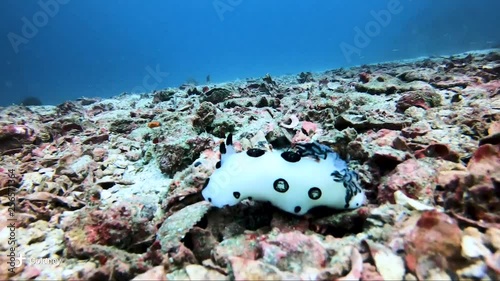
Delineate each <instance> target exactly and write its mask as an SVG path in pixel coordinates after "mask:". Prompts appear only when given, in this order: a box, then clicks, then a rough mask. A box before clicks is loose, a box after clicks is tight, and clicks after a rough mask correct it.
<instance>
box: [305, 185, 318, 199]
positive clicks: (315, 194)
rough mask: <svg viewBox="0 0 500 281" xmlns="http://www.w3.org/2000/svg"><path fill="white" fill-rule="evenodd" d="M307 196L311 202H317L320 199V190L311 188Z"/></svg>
mask: <svg viewBox="0 0 500 281" xmlns="http://www.w3.org/2000/svg"><path fill="white" fill-rule="evenodd" d="M307 195H309V198H311V199H312V200H318V199H319V198H321V189H319V188H318V187H312V188H311V189H309V192H307Z"/></svg>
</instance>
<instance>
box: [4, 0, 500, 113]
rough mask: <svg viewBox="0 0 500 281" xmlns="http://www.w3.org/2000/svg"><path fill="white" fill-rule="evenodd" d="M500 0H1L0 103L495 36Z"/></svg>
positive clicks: (454, 46) (348, 62)
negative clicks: (29, 97)
mask: <svg viewBox="0 0 500 281" xmlns="http://www.w3.org/2000/svg"><path fill="white" fill-rule="evenodd" d="M499 10H500V1H498V0H476V1H469V0H439V1H436V0H387V1H385V0H384V1H383V0H373V1H369V0H351V1H341V0H311V1H304V0H303V1H299V0H274V1H269V0H267V1H264V0H148V1H132V0H130V1H124V0H113V1H100V0H85V1H84V0H38V1H28V0H26V1H20V0H2V1H0V13H1V19H2V20H1V21H2V24H1V25H0V34H1V35H2V39H1V40H0V79H1V81H0V94H1V97H0V105H9V104H12V103H19V102H20V101H21V100H22V99H23V98H25V97H27V96H35V97H38V98H39V99H40V100H41V101H42V102H43V103H44V104H58V103H61V102H63V101H65V100H68V99H76V98H79V97H82V96H85V97H95V96H99V97H110V96H114V95H117V94H120V93H122V92H140V91H146V92H151V91H153V90H155V89H161V88H165V87H170V86H173V87H176V86H179V85H180V84H182V83H184V82H186V81H197V82H198V83H200V84H204V83H205V82H206V79H207V76H210V81H211V82H212V83H216V82H224V81H229V80H234V79H245V78H248V77H261V76H263V75H265V74H266V73H269V74H271V75H281V74H294V73H298V72H301V71H322V70H327V69H332V68H338V67H347V66H352V65H359V64H366V63H375V62H383V61H388V60H397V59H410V58H414V57H419V56H437V55H448V54H453V53H457V52H464V51H469V50H477V49H484V48H493V47H499V45H500V32H499V31H498V27H499V26H500V17H498V11H499Z"/></svg>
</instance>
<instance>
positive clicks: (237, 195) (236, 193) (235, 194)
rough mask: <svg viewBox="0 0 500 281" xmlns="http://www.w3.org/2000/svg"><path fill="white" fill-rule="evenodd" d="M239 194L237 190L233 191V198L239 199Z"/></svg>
mask: <svg viewBox="0 0 500 281" xmlns="http://www.w3.org/2000/svg"><path fill="white" fill-rule="evenodd" d="M240 195H241V194H240V193H239V192H238V191H235V192H233V196H234V198H236V199H239V198H240Z"/></svg>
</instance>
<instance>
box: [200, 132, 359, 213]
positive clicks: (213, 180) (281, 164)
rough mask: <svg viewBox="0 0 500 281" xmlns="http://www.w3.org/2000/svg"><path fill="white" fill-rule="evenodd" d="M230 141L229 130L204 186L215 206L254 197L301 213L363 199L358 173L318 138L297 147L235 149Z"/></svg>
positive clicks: (351, 205)
mask: <svg viewBox="0 0 500 281" xmlns="http://www.w3.org/2000/svg"><path fill="white" fill-rule="evenodd" d="M232 142H233V141H232V135H231V134H230V135H229V136H228V137H227V139H226V142H225V143H221V144H220V153H221V159H220V161H219V162H218V163H217V165H216V168H217V169H216V170H215V171H214V172H213V174H212V175H211V176H210V178H208V179H207V180H206V182H205V186H204V188H203V191H202V194H203V197H204V198H205V200H208V201H209V202H211V203H212V205H214V206H216V207H219V208H221V207H224V206H225V205H230V206H232V205H235V204H237V203H239V202H240V201H242V200H243V199H251V200H257V201H269V202H271V204H273V205H274V206H276V207H278V208H280V209H282V210H284V211H286V212H289V213H292V214H296V215H303V214H305V213H307V212H308V211H309V210H310V209H311V208H313V207H317V206H326V207H330V208H335V209H355V208H358V207H360V206H361V205H363V203H364V202H365V194H364V191H363V189H362V188H361V186H360V185H359V181H358V175H357V173H356V172H354V171H352V170H350V169H349V168H348V167H347V163H346V161H344V160H342V159H341V158H340V156H339V155H338V154H337V153H335V152H334V151H333V150H331V149H330V148H329V147H327V146H325V145H322V144H319V143H317V142H314V143H306V144H296V145H295V148H296V151H276V150H274V151H266V150H262V149H249V150H247V151H244V152H240V153H236V152H235V151H234V148H233V144H232Z"/></svg>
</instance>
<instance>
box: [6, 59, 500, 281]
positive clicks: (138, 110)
mask: <svg viewBox="0 0 500 281" xmlns="http://www.w3.org/2000/svg"><path fill="white" fill-rule="evenodd" d="M230 132H232V133H233V134H234V136H235V140H237V141H238V142H237V144H238V147H239V148H241V149H247V148H250V147H255V146H262V145H263V144H264V145H265V146H268V147H269V146H271V147H273V148H276V149H283V148H287V147H289V146H290V145H291V144H294V143H296V142H301V141H307V142H308V141H319V142H320V143H323V144H326V145H328V146H330V147H331V148H333V149H334V150H336V151H337V152H339V153H340V154H341V155H342V157H343V158H344V159H347V158H348V159H350V166H351V168H353V169H355V170H356V171H358V172H359V174H360V180H361V183H362V185H363V187H364V188H365V190H366V193H367V198H368V200H367V201H368V202H367V204H366V205H365V206H363V207H361V208H359V209H356V210H351V211H336V210H330V209H326V208H319V209H315V210H312V211H311V212H310V213H309V214H307V215H306V216H303V217H300V216H294V215H291V214H288V213H285V212H283V211H281V210H279V209H277V208H275V207H273V206H271V205H269V204H268V203H262V202H242V203H241V204H238V205H236V206H233V207H226V208H222V209H218V208H215V207H211V206H210V204H209V203H208V202H206V201H204V200H203V198H202V196H201V189H202V187H203V183H204V182H205V180H206V178H207V177H208V176H209V175H210V174H211V173H212V171H213V169H214V166H215V163H216V162H217V161H218V157H219V151H218V144H219V143H220V142H221V141H223V139H224V137H225V136H226V135H227V134H228V133H230ZM0 153H1V155H2V156H1V161H0V195H1V197H0V198H1V207H0V213H1V216H0V241H1V242H2V243H1V245H0V280H6V279H10V280H26V279H34V280H61V279H62V280H424V279H425V280H498V279H500V227H499V226H500V51H499V50H486V51H480V52H471V53H466V54H458V55H454V56H450V57H436V58H425V59H419V60H412V61H405V62H397V63H383V64H376V65H363V66H360V67H355V68H349V69H337V70H331V71H326V72H323V73H308V72H304V73H300V74H299V75H297V76H283V77H271V76H265V77H262V78H258V79H254V80H250V79H249V80H246V81H235V82H231V83H224V84H217V85H212V84H210V85H198V86H194V85H183V86H181V87H180V88H171V89H165V90H161V91H155V92H154V93H149V94H143V95H136V94H122V95H120V96H118V97H116V98H111V99H93V98H82V99H79V100H77V101H68V102H65V103H63V104H60V105H58V106H30V107H25V106H10V107H5V108H1V109H0ZM249 172H251V171H249ZM256 188H257V187H256ZM20 255H22V257H25V258H26V259H24V260H23V261H22V262H20V261H19V259H18V258H19V257H20ZM13 256H15V257H16V258H14V261H15V267H13V266H12V265H13V264H12V263H11V261H12V259H11V257H13Z"/></svg>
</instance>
